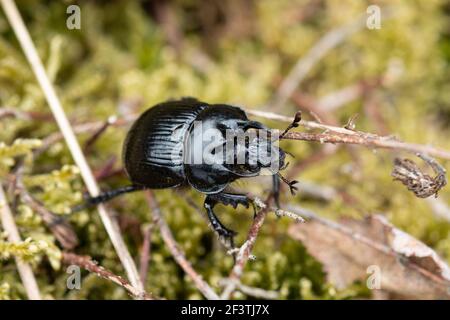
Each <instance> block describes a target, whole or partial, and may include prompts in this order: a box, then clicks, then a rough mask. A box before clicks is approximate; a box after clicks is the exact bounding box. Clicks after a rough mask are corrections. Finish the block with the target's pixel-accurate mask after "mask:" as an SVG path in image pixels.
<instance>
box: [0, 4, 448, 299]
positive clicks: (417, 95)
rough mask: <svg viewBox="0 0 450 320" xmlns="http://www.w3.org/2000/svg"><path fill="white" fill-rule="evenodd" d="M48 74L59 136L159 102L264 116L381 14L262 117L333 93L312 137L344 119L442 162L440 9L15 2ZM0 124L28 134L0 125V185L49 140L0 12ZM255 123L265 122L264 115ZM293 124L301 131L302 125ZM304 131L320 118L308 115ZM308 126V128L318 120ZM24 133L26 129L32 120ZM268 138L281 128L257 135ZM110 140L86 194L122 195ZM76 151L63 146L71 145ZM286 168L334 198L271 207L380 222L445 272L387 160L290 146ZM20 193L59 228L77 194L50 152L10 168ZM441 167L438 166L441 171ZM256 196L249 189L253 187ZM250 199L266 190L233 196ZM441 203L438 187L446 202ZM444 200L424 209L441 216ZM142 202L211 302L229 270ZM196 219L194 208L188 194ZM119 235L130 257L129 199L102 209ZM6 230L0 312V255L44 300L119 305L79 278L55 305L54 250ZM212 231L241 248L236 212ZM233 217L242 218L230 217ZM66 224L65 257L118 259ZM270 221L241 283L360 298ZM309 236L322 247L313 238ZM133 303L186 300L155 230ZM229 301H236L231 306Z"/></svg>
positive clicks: (112, 132)
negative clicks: (372, 24)
mask: <svg viewBox="0 0 450 320" xmlns="http://www.w3.org/2000/svg"><path fill="white" fill-rule="evenodd" d="M17 2H18V6H19V9H20V11H21V13H22V15H23V16H24V19H25V22H26V24H27V26H28V28H29V30H30V32H31V36H32V38H33V40H34V41H35V43H36V46H37V48H38V51H39V54H40V56H41V58H42V60H43V61H44V63H45V65H46V68H47V71H48V74H49V75H50V77H51V79H52V81H53V82H54V84H55V86H56V88H57V92H58V94H59V96H60V97H61V99H62V103H63V105H64V108H65V110H66V112H67V114H68V116H69V117H70V119H71V121H72V123H74V124H80V123H86V122H91V121H94V120H102V121H104V120H106V119H108V117H110V116H112V115H117V116H118V117H119V118H123V117H126V116H127V115H130V114H136V113H140V112H142V111H144V110H145V109H146V108H148V107H150V106H152V105H154V104H156V103H158V102H162V101H165V100H167V99H174V98H179V97H183V96H193V97H197V98H198V99H200V100H204V101H207V102H210V103H229V104H235V105H240V106H245V107H249V108H261V109H264V108H265V106H267V105H268V103H269V102H270V101H271V100H272V99H273V97H274V94H275V92H276V90H277V87H278V85H279V84H280V82H281V81H282V80H283V79H284V77H285V76H286V75H287V74H288V73H289V71H290V70H291V68H292V67H293V65H294V64H295V63H296V62H297V60H298V59H300V58H302V57H303V56H305V54H306V53H307V52H308V50H309V49H310V48H311V47H312V46H314V44H315V43H316V42H317V41H318V40H319V39H320V38H321V37H322V36H323V35H324V34H326V33H327V32H329V31H331V30H333V29H336V28H338V27H340V26H342V25H345V24H347V23H349V22H351V21H354V20H355V19H357V18H358V17H359V16H361V15H364V14H366V8H367V7H368V6H369V5H370V4H377V5H379V6H380V7H390V8H392V9H393V10H394V11H393V12H394V13H393V15H392V16H391V17H390V18H389V19H385V20H384V19H383V16H382V20H381V23H382V25H381V29H379V30H377V29H375V30H369V29H367V28H363V29H361V30H360V31H358V32H357V33H355V34H354V35H351V36H349V37H348V38H347V39H345V40H344V41H343V43H342V44H340V45H339V46H337V47H336V48H334V49H333V50H331V51H330V53H329V54H327V55H326V56H325V57H324V58H323V59H321V60H320V61H319V63H318V64H317V65H316V66H315V67H314V68H313V69H312V70H311V72H309V73H308V75H307V77H306V79H305V80H304V81H303V82H302V83H301V85H300V86H299V87H298V89H297V91H296V94H295V96H294V97H293V98H292V99H290V100H289V101H288V102H287V103H286V105H285V106H284V107H283V108H282V109H281V110H276V111H277V112H279V113H281V114H284V115H292V114H294V112H295V110H297V109H298V108H300V109H304V110H310V108H309V109H308V106H310V105H311V101H313V102H317V101H323V100H321V98H323V97H326V96H328V95H330V94H331V95H332V94H333V93H336V92H338V91H339V90H341V89H343V88H347V87H349V86H350V87H351V86H356V88H359V89H358V90H359V91H358V90H357V91H358V93H357V94H356V96H355V97H354V98H353V99H350V100H349V101H348V102H346V103H342V104H341V105H338V106H337V107H335V108H333V107H331V108H330V109H328V110H327V109H324V110H323V114H324V115H325V116H322V117H321V118H323V119H322V120H324V121H326V122H329V123H333V124H337V125H344V124H345V123H346V122H347V120H348V119H349V118H350V117H351V116H352V115H354V114H356V113H358V114H359V117H358V119H357V122H356V124H357V128H358V129H360V130H364V131H368V132H374V133H378V134H383V135H389V134H395V135H396V136H398V137H401V139H403V140H405V141H410V142H417V143H422V144H433V145H437V146H441V147H443V148H446V149H450V140H449V139H448V137H449V136H450V130H449V126H448V125H449V123H450V82H449V80H450V79H449V75H450V73H449V62H450V25H449V21H450V19H449V15H450V2H448V1H444V0H432V1H428V0H427V1H425V0H422V1H419V0H416V1H400V0H397V1H350V0H348V1H347V0H346V1H337V0H328V1H325V0H295V1H293V0H258V1H256V0H255V1H250V0H248V1H245V0H242V1H239V0H230V1H222V0H210V1H196V0H173V1H76V2H75V1H74V2H73V1H32V0H22V1H17ZM70 4H77V5H79V6H80V8H81V29H80V30H68V29H67V27H66V19H67V17H68V14H67V13H66V9H67V7H68V5H70ZM0 108H14V109H16V110H19V111H20V112H23V113H25V114H32V115H33V118H32V119H29V118H28V117H5V118H2V119H0V178H1V179H2V180H3V181H5V179H6V177H7V175H8V173H9V172H10V170H11V169H12V168H13V167H14V165H15V164H16V163H17V157H18V156H23V155H25V156H26V155H29V154H30V152H31V150H32V148H36V147H37V146H38V145H39V144H40V140H41V139H44V138H45V137H48V136H49V135H50V134H52V133H54V132H57V131H58V128H57V126H56V124H55V122H54V121H53V120H52V118H51V116H49V111H48V106H47V104H46V101H45V99H44V96H43V94H42V91H41V89H40V87H39V85H38V84H37V82H36V79H35V77H34V75H33V73H32V72H31V69H30V67H29V65H28V63H27V61H26V59H25V57H24V55H23V52H22V50H21V48H20V46H19V45H18V42H17V40H16V38H15V35H14V33H13V32H12V29H11V28H10V26H9V24H8V22H7V20H6V18H5V16H4V14H3V12H1V13H0ZM269 111H271V110H269ZM303 114H304V117H305V118H309V119H312V118H313V117H312V116H311V115H310V114H309V113H308V112H304V113H303ZM318 116H320V115H318ZM324 117H326V118H324ZM37 119H38V120H37ZM266 124H267V125H270V126H272V127H278V128H282V127H283V124H280V123H276V122H270V121H266ZM126 131H127V127H110V128H108V129H107V131H106V132H105V133H104V134H103V135H102V136H101V137H100V138H99V139H98V141H96V142H95V145H94V146H93V147H91V148H90V149H89V151H88V152H87V155H88V161H89V163H90V165H91V166H92V168H93V169H94V171H95V172H99V171H101V170H102V168H104V167H105V163H106V164H108V163H110V164H113V168H114V169H115V171H114V170H113V174H110V175H107V176H105V177H103V178H102V179H101V182H100V183H101V186H102V188H103V189H110V188H113V187H116V186H119V185H123V184H125V183H126V182H127V180H126V177H125V176H124V174H123V173H122V172H121V171H120V168H121V161H120V159H121V148H122V143H123V140H124V137H125V135H126ZM89 137H90V136H89V135H86V134H85V135H80V136H79V140H80V142H81V143H82V144H83V143H85V142H86V141H87V140H88V139H89ZM282 144H283V147H284V148H286V149H287V150H289V151H290V152H292V153H293V154H294V155H295V156H296V158H295V159H294V160H291V167H290V169H292V170H294V169H295V172H294V171H291V178H295V179H297V180H299V181H300V184H302V183H304V184H305V185H306V184H313V185H315V186H320V187H332V188H334V190H337V191H338V194H339V195H341V196H334V197H332V199H327V200H326V201H324V200H323V199H317V198H316V197H313V196H308V193H307V192H303V193H302V192H300V193H299V194H298V195H297V196H296V197H291V196H290V195H289V194H288V193H285V194H283V196H282V203H287V202H289V203H298V204H300V205H302V206H304V207H307V208H311V209H313V210H315V211H316V212H318V213H320V214H321V215H323V216H326V217H329V218H333V219H334V218H337V217H343V216H348V217H356V218H359V217H363V216H364V215H366V214H372V213H380V214H383V215H385V216H386V217H387V218H388V219H389V220H390V221H391V222H392V223H393V224H394V225H395V226H397V227H398V228H400V229H402V230H404V231H406V232H408V233H409V234H411V235H413V236H415V237H416V238H418V239H420V240H421V241H423V242H425V243H426V244H427V245H429V246H430V247H432V248H433V249H435V250H436V251H437V252H438V254H440V255H441V256H442V257H443V258H444V259H445V260H447V262H450V222H448V221H444V220H442V219H439V218H437V217H436V216H435V215H434V214H433V212H432V208H431V207H430V205H429V203H427V202H426V201H424V200H423V199H418V198H415V197H414V195H413V194H412V193H410V192H408V191H407V190H406V189H405V188H404V187H403V186H402V185H400V184H399V183H394V182H392V178H391V176H390V171H391V169H392V160H393V155H392V154H391V153H389V152H385V151H382V150H381V151H380V150H379V151H377V152H373V151H372V150H369V149H366V148H363V147H348V148H339V149H338V150H336V151H335V153H332V154H328V153H327V151H326V150H328V149H326V147H324V146H323V145H320V144H315V143H306V142H298V141H294V142H292V141H290V142H282ZM25 159H26V160H25V164H26V165H25V177H24V178H25V179H24V182H25V184H26V186H27V187H28V188H29V190H30V192H32V194H33V195H34V196H35V197H36V198H38V199H39V200H41V201H42V202H43V203H44V204H45V206H46V207H48V208H49V209H51V210H53V211H54V212H58V213H61V214H64V212H66V213H67V212H69V208H70V207H71V206H73V205H74V204H77V203H78V202H79V201H81V199H82V194H83V192H84V191H85V189H84V187H83V183H82V180H81V178H80V176H79V172H78V170H77V168H76V167H75V166H74V165H73V161H72V158H71V156H70V153H69V152H68V149H67V147H66V146H65V144H64V142H63V141H59V142H57V143H54V144H52V146H51V147H50V148H49V149H48V150H47V151H46V152H44V153H43V154H41V155H40V156H39V157H37V158H36V159H34V160H32V159H31V157H30V156H28V157H27V156H26V157H25ZM444 165H446V166H447V169H448V168H449V167H448V163H445V162H444ZM263 181H265V180H263ZM242 185H244V186H245V188H247V189H248V190H251V191H252V192H254V193H257V194H263V193H264V192H267V190H268V189H269V186H270V184H269V182H268V181H265V182H263V183H258V182H252V181H246V182H242V184H241V187H242ZM447 189H448V188H447ZM447 189H445V188H444V190H443V191H442V192H441V193H440V198H441V199H442V200H444V201H445V202H446V203H448V202H449V201H450V192H449V191H448V190H447ZM156 197H157V198H158V200H159V201H160V205H161V208H162V211H163V214H164V215H165V217H166V219H167V221H168V223H169V225H170V227H171V229H172V230H173V232H174V234H175V237H176V239H177V241H178V242H179V243H180V244H181V247H182V248H183V250H184V251H185V252H186V255H187V257H188V259H189V261H191V262H192V264H193V266H194V267H195V268H196V270H197V271H198V272H199V273H200V274H201V275H202V276H203V277H204V279H205V280H206V281H207V282H208V283H210V284H212V285H213V286H214V287H215V288H219V287H218V282H219V280H220V279H221V278H223V277H226V276H227V275H228V273H229V271H230V269H231V267H232V265H233V260H232V258H231V257H230V256H228V255H226V253H225V250H224V249H223V247H221V246H220V244H219V243H218V241H217V239H216V237H215V235H214V234H213V233H212V232H211V231H210V229H209V228H208V226H207V225H206V223H205V221H204V220H203V219H202V218H201V216H200V215H199V214H198V213H197V212H195V210H193V209H192V207H190V206H189V205H188V204H187V203H186V201H185V200H183V198H181V197H180V196H178V195H176V194H175V193H174V192H173V191H172V190H162V191H157V192H156ZM189 197H191V198H192V199H193V200H194V201H195V202H196V203H197V204H198V205H199V206H200V205H201V203H202V201H203V200H202V197H203V196H201V195H199V194H197V193H196V192H189ZM110 207H111V208H112V209H113V212H114V213H115V214H116V215H117V218H118V219H119V222H120V225H121V227H122V234H123V235H124V237H125V238H126V241H127V244H128V246H129V248H130V251H131V253H132V255H133V256H134V257H138V255H139V250H140V247H141V245H142V238H143V237H142V230H143V229H144V228H145V227H146V226H147V225H148V224H150V223H151V221H152V215H151V212H150V210H149V208H148V206H147V205H146V203H145V200H144V197H143V195H142V194H139V193H137V194H131V195H127V196H125V197H122V198H120V199H117V200H114V201H113V202H112V203H111V204H110ZM16 208H17V210H16V213H17V214H16V222H17V224H18V226H19V228H20V232H21V235H22V237H23V239H27V240H26V241H24V243H23V244H20V245H11V244H10V243H8V242H7V241H6V238H5V235H4V233H3V234H0V299H7V298H12V299H16V298H25V297H26V296H25V293H24V289H23V287H22V284H21V282H20V279H19V276H18V274H17V271H16V268H15V265H14V259H13V257H14V256H19V257H21V258H24V259H26V260H27V261H30V263H32V265H33V269H34V271H35V274H36V277H37V279H38V284H39V287H40V289H41V291H42V294H43V295H44V297H45V298H56V299H112V298H114V299H127V298H129V297H128V295H127V294H126V292H125V291H124V290H123V289H122V288H120V287H117V286H116V285H114V284H112V283H109V282H108V281H105V280H102V279H99V278H97V277H96V276H95V275H93V274H89V273H87V272H86V273H83V279H82V289H81V290H68V289H67V288H66V279H67V274H66V272H65V267H64V266H62V265H61V263H60V257H61V247H60V246H59V245H58V243H57V242H56V241H55V238H54V237H53V235H52V234H51V233H50V232H49V230H48V229H47V228H46V226H45V223H44V222H43V221H42V219H41V218H40V216H39V215H38V214H37V213H36V212H34V211H33V210H32V209H31V208H30V207H28V206H27V205H26V204H24V203H21V202H19V203H17V204H16ZM219 210H220V216H221V217H222V219H223V221H224V223H225V224H227V225H228V226H230V227H231V228H232V229H234V230H237V231H239V235H238V237H237V239H236V240H237V243H242V241H244V239H245V235H246V231H247V230H248V227H249V226H250V223H251V220H252V213H251V211H250V210H249V211H248V212H247V211H246V210H244V209H242V208H239V212H235V210H233V209H229V208H225V207H222V206H221V207H220V208H219ZM244 211H245V212H244ZM67 218H68V219H69V221H70V222H71V224H72V225H73V227H74V228H75V231H76V233H77V235H78V237H79V240H80V243H79V245H78V246H77V247H76V248H75V249H74V250H75V251H76V252H77V253H80V254H86V255H90V256H92V257H93V258H94V259H95V260H97V261H99V263H100V264H101V265H103V266H105V267H106V268H108V269H111V270H112V271H114V272H115V273H117V274H123V272H124V270H123V269H122V267H121V265H120V263H118V258H117V256H116V254H115V252H114V250H113V248H112V245H111V243H110V241H109V239H108V237H107V235H106V232H105V230H104V227H103V226H102V224H101V222H100V219H99V217H98V215H97V213H96V211H95V210H86V211H83V212H79V213H76V214H73V215H67ZM291 223H292V221H289V220H288V219H276V218H275V217H272V216H271V217H270V218H269V219H268V221H266V224H265V225H264V226H263V229H262V232H261V234H260V237H259V238H258V240H257V242H256V246H255V250H254V252H253V253H254V254H255V255H256V257H257V259H256V261H251V262H249V264H248V265H247V267H246V270H245V273H244V275H243V278H242V282H243V283H245V284H247V285H250V286H255V287H260V288H263V289H270V290H276V291H279V293H280V297H281V298H283V299H312V298H319V299H347V298H365V297H370V295H371V293H370V292H369V290H368V289H366V288H365V286H364V285H363V284H361V283H355V284H354V285H352V286H350V287H348V288H345V289H339V290H338V289H336V288H334V287H333V285H331V284H329V283H328V282H327V281H326V276H325V272H324V270H323V267H322V265H321V264H320V263H319V262H318V261H316V260H315V259H314V258H312V257H311V256H310V255H309V254H308V253H307V251H306V249H305V248H304V247H303V246H302V244H301V243H300V242H298V241H297V240H294V239H292V238H290V237H289V235H288V234H287V232H286V230H287V227H288V226H289V225H290V224H291ZM323 236H324V237H326V236H327V235H326V234H324V235H323ZM151 244H152V249H151V261H150V265H149V271H148V277H147V283H146V284H145V285H146V289H147V291H149V292H152V293H154V294H155V295H157V296H161V297H165V298H168V299H173V298H180V299H184V298H188V299H197V298H202V296H201V294H200V293H199V292H198V290H197V289H196V288H195V286H194V285H193V284H192V282H191V281H190V280H189V279H188V278H187V276H186V275H185V274H184V273H183V271H182V270H181V269H180V267H179V266H178V265H177V264H176V263H175V262H174V260H173V258H172V256H171V255H170V253H169V251H168V250H167V248H166V247H165V246H164V243H163V242H162V239H161V237H160V234H159V233H158V232H157V231H155V232H153V233H152V239H151ZM235 297H236V298H246V296H245V295H243V294H239V293H238V294H237V295H236V296H235Z"/></svg>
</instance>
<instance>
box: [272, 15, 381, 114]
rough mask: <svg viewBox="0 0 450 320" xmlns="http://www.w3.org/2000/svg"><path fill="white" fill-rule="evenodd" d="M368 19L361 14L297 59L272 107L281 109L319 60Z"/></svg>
mask: <svg viewBox="0 0 450 320" xmlns="http://www.w3.org/2000/svg"><path fill="white" fill-rule="evenodd" d="M383 17H385V16H383ZM366 20H367V17H366V15H362V16H359V17H357V18H356V19H355V20H353V21H351V22H350V23H349V24H347V25H344V26H342V27H340V28H337V29H333V30H331V31H330V32H328V33H327V34H325V35H324V36H323V37H322V38H321V39H320V40H319V41H318V42H317V43H316V44H315V45H314V46H313V47H312V48H311V49H310V50H309V51H308V52H307V53H306V55H305V56H303V57H301V58H300V59H299V60H298V61H297V63H296V64H295V66H294V67H293V68H292V70H291V71H290V73H289V74H288V76H287V77H286V78H285V79H284V80H283V82H282V83H281V84H280V86H279V88H278V90H277V92H276V94H275V98H274V100H273V102H272V103H270V104H269V105H270V109H271V110H275V111H280V109H281V108H282V107H283V106H284V105H285V104H286V102H287V101H288V100H289V98H290V97H291V95H292V94H293V93H294V92H295V90H296V89H297V87H298V86H299V84H300V83H301V82H302V81H303V80H304V79H305V77H306V75H307V74H308V73H309V71H310V70H311V69H312V68H313V67H314V66H315V65H316V64H317V62H319V61H320V60H321V59H322V58H323V57H325V55H326V54H327V53H328V52H329V51H330V50H331V49H333V48H335V47H336V46H337V45H339V44H340V43H342V42H343V41H344V40H345V39H347V38H348V37H349V36H351V35H352V34H354V33H356V32H357V31H359V30H362V29H363V28H364V27H365V26H366Z"/></svg>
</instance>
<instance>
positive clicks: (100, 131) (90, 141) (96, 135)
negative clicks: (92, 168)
mask: <svg viewBox="0 0 450 320" xmlns="http://www.w3.org/2000/svg"><path fill="white" fill-rule="evenodd" d="M116 121H117V117H116V116H111V117H109V118H108V120H106V121H105V122H104V123H103V125H102V126H101V127H100V128H98V129H97V131H95V132H94V133H93V135H92V136H91V137H90V138H89V139H88V140H87V141H86V143H85V144H84V149H83V151H84V152H85V153H88V152H89V151H90V150H91V148H92V146H93V145H94V143H95V142H96V141H97V140H98V138H100V136H101V135H102V134H103V133H105V131H106V129H108V128H109V127H110V126H111V125H113V124H114V123H115V122H116Z"/></svg>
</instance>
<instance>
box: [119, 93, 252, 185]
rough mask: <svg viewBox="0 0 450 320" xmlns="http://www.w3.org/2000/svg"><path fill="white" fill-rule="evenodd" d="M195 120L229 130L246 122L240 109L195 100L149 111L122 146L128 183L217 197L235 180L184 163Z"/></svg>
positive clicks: (212, 169) (220, 171)
mask: <svg viewBox="0 0 450 320" xmlns="http://www.w3.org/2000/svg"><path fill="white" fill-rule="evenodd" d="M195 120H199V121H202V123H207V121H208V120H209V121H211V122H213V123H214V124H216V123H221V124H228V126H235V125H236V124H237V123H239V121H241V122H245V121H248V119H247V116H246V114H245V112H244V111H242V110H241V109H240V108H237V107H232V106H228V105H209V104H207V103H204V102H200V101H197V100H195V99H183V100H180V101H169V102H164V103H161V104H158V105H156V106H154V107H152V108H150V109H148V110H147V111H146V112H144V113H143V114H142V115H141V116H140V117H139V118H138V119H137V120H136V122H135V123H134V124H133V126H132V127H131V129H130V131H129V132H128V135H127V137H126V140H125V143H124V148H123V162H124V165H125V170H126V173H127V174H128V176H129V178H130V180H131V182H132V183H133V184H136V185H142V186H145V187H147V188H151V189H161V188H170V187H176V186H179V185H191V186H193V187H194V188H196V189H197V190H199V191H201V192H204V193H216V192H220V191H222V190H223V189H224V188H225V187H226V185H227V184H228V183H229V182H231V181H233V180H235V179H237V178H238V176H236V175H234V174H233V173H230V172H229V171H227V170H224V168H223V167H216V166H215V165H212V166H206V165H199V166H196V165H190V164H185V163H184V151H185V150H184V149H185V142H186V138H187V137H188V136H189V134H190V129H191V125H192V123H193V122H194V121H195Z"/></svg>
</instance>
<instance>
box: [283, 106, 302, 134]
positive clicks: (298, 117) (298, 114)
mask: <svg viewBox="0 0 450 320" xmlns="http://www.w3.org/2000/svg"><path fill="white" fill-rule="evenodd" d="M301 120H302V112H301V111H297V112H296V113H295V116H294V120H293V121H292V122H291V124H290V125H288V127H287V128H286V129H285V130H284V131H283V133H282V134H280V136H279V137H278V140H281V139H283V138H284V136H285V135H286V133H288V132H289V130H291V129H293V128H297V127H298V123H299V122H300V121H301Z"/></svg>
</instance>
